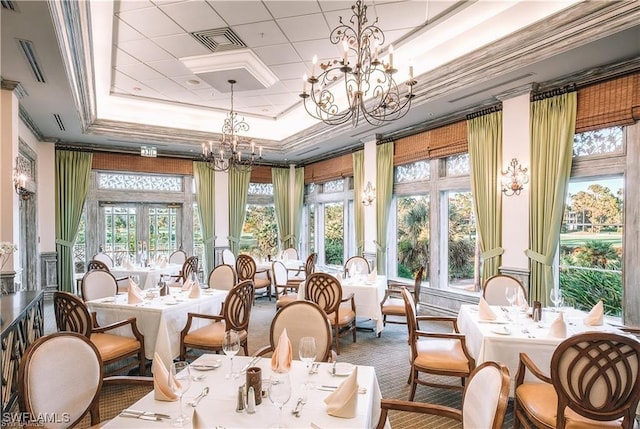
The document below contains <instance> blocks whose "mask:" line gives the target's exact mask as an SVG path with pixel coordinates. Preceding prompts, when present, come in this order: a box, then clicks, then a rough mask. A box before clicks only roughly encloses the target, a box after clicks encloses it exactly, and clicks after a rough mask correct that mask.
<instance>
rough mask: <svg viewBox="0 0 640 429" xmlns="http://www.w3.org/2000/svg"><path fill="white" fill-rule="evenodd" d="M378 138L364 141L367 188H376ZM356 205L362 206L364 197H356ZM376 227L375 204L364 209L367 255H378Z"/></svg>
mask: <svg viewBox="0 0 640 429" xmlns="http://www.w3.org/2000/svg"><path fill="white" fill-rule="evenodd" d="M376 142H377V140H376V136H375V135H373V136H370V137H368V138H366V139H365V140H363V143H364V182H363V186H364V187H366V186H367V183H369V182H371V186H373V187H374V188H375V186H376V171H377V167H376V162H377V160H376V158H377V152H376ZM353 203H354V204H362V195H354V201H353ZM376 225H377V214H376V204H375V202H374V203H373V204H371V205H370V206H365V207H364V249H363V251H364V252H365V253H373V254H375V253H376V245H375V243H374V241H375V240H376Z"/></svg>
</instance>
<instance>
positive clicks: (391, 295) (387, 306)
mask: <svg viewBox="0 0 640 429" xmlns="http://www.w3.org/2000/svg"><path fill="white" fill-rule="evenodd" d="M423 272H424V267H420V268H418V271H417V272H416V275H415V278H414V282H413V285H412V287H410V288H409V287H407V286H395V287H392V286H389V287H387V290H386V291H385V293H384V298H382V302H380V310H381V312H382V321H383V323H384V325H385V326H386V324H387V316H395V317H402V318H403V319H404V320H402V321H399V320H388V322H389V323H407V309H406V306H405V302H404V299H403V298H402V288H406V289H407V290H408V291H409V292H411V293H412V294H413V300H414V303H415V305H416V307H415V310H416V313H417V311H418V303H419V302H420V289H421V285H422V273H423ZM381 333H382V332H379V333H378V336H380V334H381Z"/></svg>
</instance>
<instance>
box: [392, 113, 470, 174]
mask: <svg viewBox="0 0 640 429" xmlns="http://www.w3.org/2000/svg"><path fill="white" fill-rule="evenodd" d="M467 150H468V149H467V121H466V120H465V121H460V122H455V123H453V124H449V125H445V126H444V127H440V128H434V129H433V130H429V131H425V132H422V133H419V134H414V135H412V136H408V137H404V138H401V139H399V140H397V141H396V142H395V151H394V154H393V165H394V166H395V165H401V164H407V163H409V162H415V161H421V160H425V159H429V158H441V157H445V156H449V155H456V154H459V153H465V152H467Z"/></svg>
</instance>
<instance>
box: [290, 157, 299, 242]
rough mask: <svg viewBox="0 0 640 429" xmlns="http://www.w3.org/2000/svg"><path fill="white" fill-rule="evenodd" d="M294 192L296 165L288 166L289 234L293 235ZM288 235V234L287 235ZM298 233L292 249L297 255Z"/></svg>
mask: <svg viewBox="0 0 640 429" xmlns="http://www.w3.org/2000/svg"><path fill="white" fill-rule="evenodd" d="M295 190H296V165H295V164H289V219H290V225H291V231H289V234H292V233H294V231H293V217H294V214H295V210H296V208H295V205H294V203H293V195H294V193H295ZM287 235H288V234H287ZM299 235H300V233H299V232H296V239H295V242H294V245H293V247H294V248H295V249H296V250H297V251H298V254H300V237H299Z"/></svg>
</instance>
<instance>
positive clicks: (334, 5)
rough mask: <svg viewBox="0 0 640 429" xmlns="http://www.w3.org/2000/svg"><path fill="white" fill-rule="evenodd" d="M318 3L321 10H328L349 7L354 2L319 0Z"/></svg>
mask: <svg viewBox="0 0 640 429" xmlns="http://www.w3.org/2000/svg"><path fill="white" fill-rule="evenodd" d="M318 3H320V8H321V9H322V10H323V11H328V10H340V9H351V6H353V5H354V4H355V1H334V0H328V1H322V0H321V1H319V2H318Z"/></svg>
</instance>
